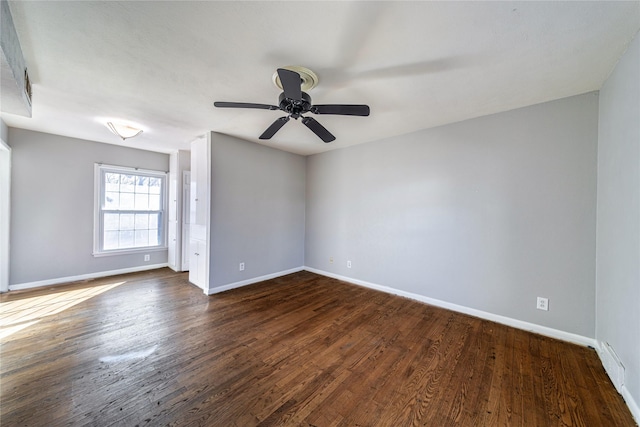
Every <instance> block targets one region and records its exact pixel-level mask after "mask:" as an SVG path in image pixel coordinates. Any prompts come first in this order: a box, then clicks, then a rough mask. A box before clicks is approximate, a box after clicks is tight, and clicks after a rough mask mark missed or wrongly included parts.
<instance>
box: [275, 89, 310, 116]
mask: <svg viewBox="0 0 640 427" xmlns="http://www.w3.org/2000/svg"><path fill="white" fill-rule="evenodd" d="M278 108H280V109H281V110H282V111H284V112H285V113H288V114H290V115H291V117H293V118H294V119H296V120H297V119H298V117H300V115H301V114H304V113H307V112H309V111H310V110H311V97H310V96H309V95H308V94H307V93H305V92H302V99H300V100H297V99H291V98H287V97H286V96H285V95H284V92H282V93H281V94H280V97H279V98H278Z"/></svg>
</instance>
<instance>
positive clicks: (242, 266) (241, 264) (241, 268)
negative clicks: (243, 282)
mask: <svg viewBox="0 0 640 427" xmlns="http://www.w3.org/2000/svg"><path fill="white" fill-rule="evenodd" d="M240 271H244V262H241V263H240Z"/></svg>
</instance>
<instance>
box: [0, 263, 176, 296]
mask: <svg viewBox="0 0 640 427" xmlns="http://www.w3.org/2000/svg"><path fill="white" fill-rule="evenodd" d="M163 267H167V263H163V264H153V265H141V266H138V267H130V268H122V269H119V270H109V271H98V272H96V273H88V274H80V275H78V276H68V277H58V278H55V279H47V280H38V281H36V282H25V283H18V284H16V285H9V291H21V290H23V289H31V288H39V287H41V286H51V285H58V284H60V283H68V282H77V281H80V280H88V279H97V278H100V277H109V276H117V275H118V274H126V273H137V272H138V271H146V270H155V269H157V268H163Z"/></svg>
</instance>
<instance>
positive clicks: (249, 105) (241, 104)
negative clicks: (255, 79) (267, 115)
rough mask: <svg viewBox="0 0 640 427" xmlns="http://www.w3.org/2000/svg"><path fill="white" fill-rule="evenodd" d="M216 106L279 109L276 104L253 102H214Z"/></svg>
mask: <svg viewBox="0 0 640 427" xmlns="http://www.w3.org/2000/svg"><path fill="white" fill-rule="evenodd" d="M213 105H214V106H216V107H218V108H258V109H261V110H278V107H276V106H275V105H267V104H252V103H250V102H214V103H213Z"/></svg>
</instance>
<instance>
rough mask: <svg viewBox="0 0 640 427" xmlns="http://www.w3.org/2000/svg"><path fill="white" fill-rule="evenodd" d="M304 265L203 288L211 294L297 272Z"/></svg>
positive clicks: (206, 292) (302, 268)
mask: <svg viewBox="0 0 640 427" xmlns="http://www.w3.org/2000/svg"><path fill="white" fill-rule="evenodd" d="M304 269H305V267H296V268H292V269H290V270H284V271H279V272H277V273H272V274H267V275H266V276H260V277H254V278H252V279H247V280H242V281H240V282H235V283H229V284H228V285H222V286H217V287H215V288H209V290H208V291H206V290H205V292H204V293H205V294H207V295H213V294H218V293H220V292H224V291H228V290H231V289H236V288H240V287H242V286H247V285H252V284H254V283H258V282H263V281H265V280H269V279H275V278H276V277H280V276H286V275H287V274H291V273H297V272H298V271H302V270H304Z"/></svg>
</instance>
